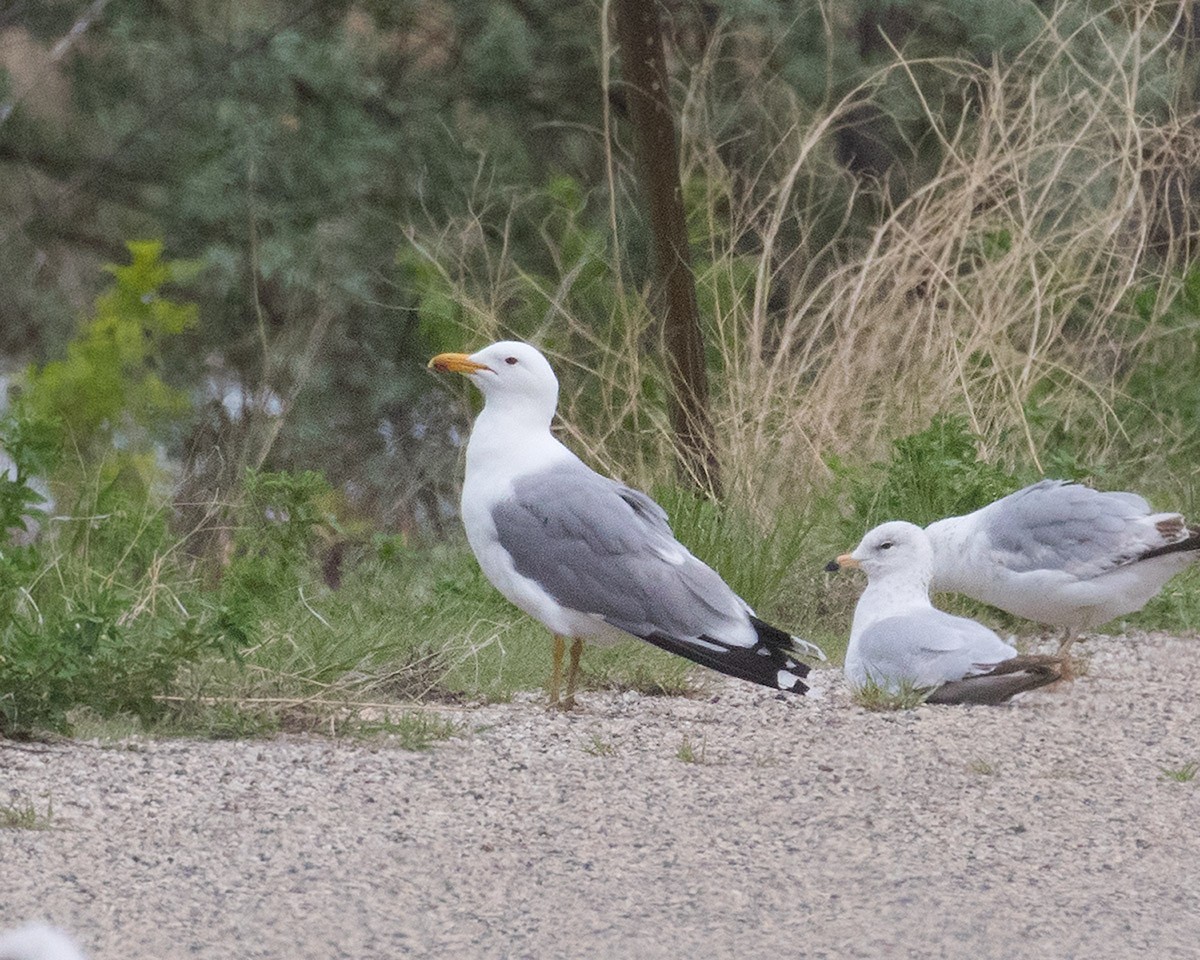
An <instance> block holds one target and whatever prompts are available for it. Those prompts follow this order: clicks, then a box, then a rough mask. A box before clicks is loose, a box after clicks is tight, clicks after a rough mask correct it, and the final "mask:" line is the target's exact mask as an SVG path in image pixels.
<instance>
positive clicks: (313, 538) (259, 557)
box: [221, 470, 334, 635]
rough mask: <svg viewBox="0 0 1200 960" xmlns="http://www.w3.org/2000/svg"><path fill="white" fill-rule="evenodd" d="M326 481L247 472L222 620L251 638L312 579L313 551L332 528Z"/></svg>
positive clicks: (306, 473)
mask: <svg viewBox="0 0 1200 960" xmlns="http://www.w3.org/2000/svg"><path fill="white" fill-rule="evenodd" d="M329 495H330V488H329V483H328V481H326V480H325V478H324V477H322V476H321V475H320V474H318V473H315V472H313V471H311V470H306V471H302V472H299V473H288V472H286V471H283V472H273V471H262V470H249V471H247V472H246V475H245V479H244V481H243V485H242V502H241V504H240V505H239V508H238V510H237V511H236V515H235V517H234V522H235V531H234V536H233V556H232V558H231V559H230V561H229V565H228V567H227V568H226V570H225V573H224V576H223V578H222V587H221V604H222V617H223V618H224V619H225V621H226V622H228V623H230V624H237V625H239V629H240V630H241V631H242V632H243V633H244V634H247V635H249V634H250V633H252V632H254V630H255V624H256V623H258V622H259V621H260V620H261V619H262V618H263V616H265V615H266V614H267V613H269V612H270V611H272V610H276V609H278V608H279V606H280V605H281V604H283V605H286V604H288V603H290V602H293V601H294V599H295V597H296V596H297V591H298V590H301V589H303V587H304V586H305V585H306V584H308V583H311V582H312V581H313V580H314V571H315V567H314V551H315V548H316V546H317V543H318V541H319V538H320V536H321V533H322V532H323V531H327V530H331V529H333V527H334V518H333V515H332V513H331V512H330V510H329V508H328V502H327V501H328V497H329Z"/></svg>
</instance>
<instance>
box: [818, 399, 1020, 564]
mask: <svg viewBox="0 0 1200 960" xmlns="http://www.w3.org/2000/svg"><path fill="white" fill-rule="evenodd" d="M830 467H831V469H832V470H833V472H834V475H835V478H836V479H837V481H838V482H839V484H840V486H841V487H842V489H844V491H845V495H846V499H847V501H848V503H849V506H850V513H849V516H848V517H847V520H846V523H845V539H846V540H847V542H854V541H856V539H857V538H858V537H861V536H862V534H863V532H864V531H866V530H868V529H870V528H871V527H874V526H876V525H877V524H880V523H883V522H884V521H886V520H908V521H910V522H912V523H916V524H919V525H920V526H925V525H927V524H929V523H932V522H933V521H934V520H940V519H941V518H943V517H950V516H955V515H957V514H962V513H969V512H970V511H972V510H976V509H978V508H979V507H981V506H984V505H985V504H987V503H990V502H991V501H993V500H995V499H997V498H998V497H1002V496H1004V495H1005V494H1008V493H1011V492H1012V491H1013V490H1015V489H1017V487H1018V486H1020V481H1019V480H1018V479H1017V477H1016V476H1014V475H1013V474H1011V473H1008V472H1007V471H1005V470H1004V469H1003V468H1001V467H998V466H995V465H994V464H991V463H988V462H986V461H985V460H983V459H982V458H981V457H980V456H979V452H978V449H977V440H976V438H975V437H974V436H973V435H972V433H971V431H970V428H969V426H968V423H967V420H966V418H965V417H962V416H959V415H955V414H940V415H938V416H935V417H934V418H933V420H932V421H931V423H930V424H929V426H928V427H926V428H925V429H924V430H920V431H918V432H916V433H913V434H909V435H908V436H905V437H901V438H900V439H899V440H896V441H895V442H894V443H893V444H892V455H891V457H890V458H889V459H888V460H886V461H881V462H875V463H872V464H870V465H868V466H866V467H865V468H854V467H851V466H848V465H847V464H845V463H843V462H841V461H840V460H836V459H835V460H832V461H831V463H830Z"/></svg>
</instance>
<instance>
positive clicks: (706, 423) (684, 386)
mask: <svg viewBox="0 0 1200 960" xmlns="http://www.w3.org/2000/svg"><path fill="white" fill-rule="evenodd" d="M615 8H616V22H617V39H618V42H619V43H620V45H621V75H622V77H623V79H624V93H625V99H626V103H627V106H628V109H629V118H630V120H631V122H632V124H633V131H634V153H635V155H636V157H637V165H638V170H639V175H640V179H641V182H642V191H643V193H644V194H645V199H646V204H647V212H648V214H649V219H650V229H651V232H652V233H653V235H654V259H655V265H656V267H657V269H658V282H659V285H660V287H661V292H662V294H663V295H664V301H665V304H664V313H663V318H662V332H663V347H664V349H665V351H666V360H667V369H668V371H669V373H670V376H671V427H672V429H673V430H674V432H675V450H676V456H677V458H678V469H679V473H680V475H681V477H682V478H683V479H684V480H687V481H690V482H691V483H693V484H695V485H696V486H698V487H699V488H700V489H701V491H702V492H704V493H706V494H711V495H713V496H720V493H721V480H720V472H719V470H718V464H717V457H716V448H715V446H714V443H713V428H712V419H711V418H710V416H709V411H708V375H707V372H706V370H705V367H704V340H703V337H702V335H701V332H700V315H699V309H698V307H697V304H696V281H695V278H694V277H693V276H692V258H691V251H690V250H689V248H688V236H687V223H686V220H685V218H684V211H683V191H682V188H681V186H680V183H679V151H678V148H677V147H676V143H675V122H674V119H673V117H672V114H671V98H670V90H669V88H668V85H667V83H668V80H667V61H666V56H665V55H664V53H663V39H662V29H661V26H660V24H659V10H658V3H657V0H616V3H615Z"/></svg>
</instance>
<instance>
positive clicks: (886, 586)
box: [850, 569, 933, 637]
mask: <svg viewBox="0 0 1200 960" xmlns="http://www.w3.org/2000/svg"><path fill="white" fill-rule="evenodd" d="M930 574H931V571H929V570H914V569H898V570H890V571H888V572H887V573H884V574H876V575H875V576H874V577H872V578H871V580H870V582H868V583H867V589H866V590H864V591H863V595H862V596H861V597H860V598H859V600H858V606H856V607H855V608H854V622H853V623H852V624H851V627H850V635H851V637H857V636H859V635H860V634H861V633H862V632H863V631H864V630H866V629H867V628H868V627H869V626H871V625H872V624H873V623H876V622H878V621H880V620H884V619H887V618H888V617H897V616H901V615H903V614H906V613H915V612H918V611H921V610H929V609H931V608H932V607H933V604H932V603H930V602H929V579H930Z"/></svg>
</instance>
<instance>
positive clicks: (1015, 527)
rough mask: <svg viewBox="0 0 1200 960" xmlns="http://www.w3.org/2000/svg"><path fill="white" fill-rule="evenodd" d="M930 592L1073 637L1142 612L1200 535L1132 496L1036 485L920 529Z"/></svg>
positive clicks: (1197, 548)
mask: <svg viewBox="0 0 1200 960" xmlns="http://www.w3.org/2000/svg"><path fill="white" fill-rule="evenodd" d="M926 532H927V533H928V534H929V538H930V540H931V541H932V543H933V553H934V570H933V584H932V586H933V589H934V590H935V591H945V592H949V593H962V594H965V595H966V596H968V597H971V598H972V599H974V600H980V601H982V602H984V603H990V604H991V605H992V606H994V607H999V608H1000V609H1001V610H1004V611H1006V612H1008V613H1011V614H1015V615H1016V616H1018V617H1024V618H1025V619H1027V620H1036V621H1038V622H1039V623H1045V624H1048V625H1050V626H1053V627H1059V628H1061V629H1062V630H1063V640H1062V645H1061V646H1060V647H1059V651H1058V652H1059V655H1060V656H1062V655H1065V654H1066V653H1067V651H1068V650H1069V649H1070V647H1071V644H1072V643H1073V642H1074V641H1075V639H1076V638H1077V637H1078V636H1079V634H1080V633H1081V632H1082V631H1084V630H1087V629H1090V628H1091V627H1095V626H1098V625H1100V624H1102V623H1107V622H1108V621H1109V620H1112V619H1114V618H1116V617H1120V616H1123V615H1125V614H1127V613H1133V612H1134V611H1137V610H1141V609H1142V607H1144V606H1145V605H1146V603H1147V602H1148V601H1149V600H1150V599H1151V598H1152V597H1153V596H1154V595H1155V594H1157V593H1158V591H1159V590H1161V589H1162V587H1163V584H1165V583H1166V582H1167V581H1168V580H1169V579H1171V577H1173V576H1175V574H1177V573H1179V572H1180V571H1181V570H1183V569H1184V568H1185V567H1187V565H1188V564H1190V563H1191V562H1192V561H1193V560H1194V559H1195V558H1196V556H1197V553H1200V529H1197V528H1195V527H1189V526H1188V524H1187V523H1186V522H1185V521H1184V519H1183V517H1182V516H1180V515H1179V514H1178V513H1153V512H1152V511H1151V509H1150V505H1149V504H1148V503H1146V501H1145V500H1144V499H1142V498H1141V497H1139V496H1138V495H1137V494H1136V493H1100V492H1098V491H1096V490H1092V489H1091V488H1090V487H1085V486H1083V485H1082V484H1077V483H1070V482H1068V481H1064V480H1042V481H1040V482H1038V483H1035V484H1032V485H1031V486H1028V487H1025V488H1024V489H1023V490H1018V491H1017V492H1016V493H1012V494H1009V495H1008V496H1007V497H1004V498H1002V499H1000V500H997V501H996V502H995V503H991V504H989V505H988V506H986V507H983V508H982V509H980V510H976V511H975V512H974V513H969V514H967V515H966V516H962V517H948V518H947V519H945V520H939V521H937V522H936V523H932V524H930V525H929V526H928V527H927V528H926Z"/></svg>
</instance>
